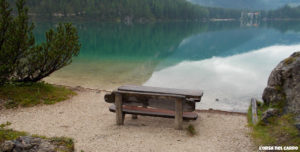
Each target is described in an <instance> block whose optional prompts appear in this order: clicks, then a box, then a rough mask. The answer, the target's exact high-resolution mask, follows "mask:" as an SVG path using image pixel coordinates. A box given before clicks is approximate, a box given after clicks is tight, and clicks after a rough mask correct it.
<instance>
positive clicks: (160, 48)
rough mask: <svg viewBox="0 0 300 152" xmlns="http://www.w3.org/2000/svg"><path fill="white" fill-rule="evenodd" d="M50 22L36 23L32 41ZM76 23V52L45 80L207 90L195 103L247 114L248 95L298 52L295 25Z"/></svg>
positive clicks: (109, 86)
mask: <svg viewBox="0 0 300 152" xmlns="http://www.w3.org/2000/svg"><path fill="white" fill-rule="evenodd" d="M55 25H56V24H55V23H39V24H37V29H36V31H35V35H36V36H37V38H38V39H37V41H38V42H40V41H42V40H43V39H44V36H43V35H44V31H45V30H46V29H47V28H49V27H54V26H55ZM75 26H76V27H77V28H78V30H79V36H80V38H81V42H82V50H81V52H80V55H79V56H78V57H77V58H75V59H74V62H73V63H72V64H71V65H69V66H67V67H65V68H63V69H61V70H59V71H57V72H55V73H54V74H52V75H51V76H50V77H48V78H46V79H45V81H47V82H50V83H55V84H63V85H68V86H78V85H80V86H83V87H88V88H97V89H107V90H112V89H115V88H116V87H118V86H120V85H123V84H136V85H143V84H145V85H155V86H164V87H176V88H190V89H196V88H199V89H204V91H205V96H204V99H203V102H202V103H201V105H200V106H199V107H200V108H217V109H223V110H234V111H245V109H246V108H247V104H248V99H249V97H250V96H256V97H259V96H260V94H261V93H262V89H263V87H265V86H266V82H267V76H268V75H269V73H270V70H271V69H272V68H274V67H275V65H276V64H277V63H278V62H279V61H280V60H281V59H283V58H284V57H287V56H288V55H290V54H291V52H293V51H296V50H300V49H299V46H298V45H297V44H300V34H299V31H300V30H299V27H300V22H288V23H287V22H284V23H281V22H271V23H267V22H266V23H262V24H261V25H260V26H259V27H240V23H239V22H208V23H203V22H197V23H193V22H175V23H156V24H141V25H132V26H127V25H123V24H112V23H75ZM277 51H278V52H277ZM272 54H273V55H272ZM216 98H218V99H219V102H215V100H216Z"/></svg>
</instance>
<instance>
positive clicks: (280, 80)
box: [262, 52, 300, 124]
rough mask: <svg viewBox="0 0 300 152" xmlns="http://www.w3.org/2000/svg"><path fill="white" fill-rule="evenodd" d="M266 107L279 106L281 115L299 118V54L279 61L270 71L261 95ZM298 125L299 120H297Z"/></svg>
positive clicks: (296, 53)
mask: <svg viewBox="0 0 300 152" xmlns="http://www.w3.org/2000/svg"><path fill="white" fill-rule="evenodd" d="M262 98H263V100H264V103H265V104H267V105H278V104H281V105H282V106H283V107H282V109H283V113H284V114H285V113H293V114H296V117H299V118H300V52H295V53H293V54H292V55H291V56H290V57H289V58H287V59H285V60H283V61H281V62H280V63H279V64H278V65H277V67H276V68H275V69H274V70H273V71H272V73H271V75H270V77H269V80H268V86H267V88H265V90H264V93H263V97H262ZM297 121H298V122H297V123H299V124H300V119H299V120H297Z"/></svg>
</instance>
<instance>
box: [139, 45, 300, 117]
mask: <svg viewBox="0 0 300 152" xmlns="http://www.w3.org/2000/svg"><path fill="white" fill-rule="evenodd" d="M296 50H300V45H290V46H276V45H275V46H271V47H266V48H262V49H259V50H252V51H250V52H248V53H243V54H237V55H233V56H229V57H212V58H210V59H205V60H201V61H183V62H181V63H179V64H177V65H174V66H172V67H168V68H165V69H162V70H159V71H155V72H154V73H153V74H152V76H151V78H150V79H149V80H148V81H147V82H146V83H145V84H144V85H149V86H158V87H170V88H186V89H202V90H204V92H205V95H204V97H203V99H202V102H201V103H200V104H199V105H198V108H200V109H208V108H213V109H223V110H228V111H239V112H245V111H246V110H247V108H248V104H249V101H250V98H251V97H256V98H260V97H261V94H262V92H263V89H264V88H265V87H266V84H267V79H268V76H269V74H270V72H271V70H272V69H273V68H274V67H275V66H276V65H277V64H278V63H279V62H280V61H281V60H282V59H284V58H286V57H288V56H289V55H291V54H292V53H293V52H294V51H296ZM216 99H217V100H216Z"/></svg>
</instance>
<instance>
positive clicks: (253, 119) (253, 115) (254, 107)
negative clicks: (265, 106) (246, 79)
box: [251, 98, 258, 125]
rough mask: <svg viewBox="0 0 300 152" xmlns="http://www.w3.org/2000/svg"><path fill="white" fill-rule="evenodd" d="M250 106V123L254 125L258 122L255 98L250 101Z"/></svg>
mask: <svg viewBox="0 0 300 152" xmlns="http://www.w3.org/2000/svg"><path fill="white" fill-rule="evenodd" d="M251 106H252V123H253V124H254V125H255V124H256V123H257V122H258V118H257V101H256V99H255V98H252V99H251Z"/></svg>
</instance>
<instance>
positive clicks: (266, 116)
mask: <svg viewBox="0 0 300 152" xmlns="http://www.w3.org/2000/svg"><path fill="white" fill-rule="evenodd" d="M279 114H280V113H279V110H278V109H273V108H270V109H268V110H267V111H265V112H264V113H263V114H262V118H261V120H262V121H263V122H264V123H268V122H269V121H268V119H269V118H271V117H274V116H278V115H279Z"/></svg>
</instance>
